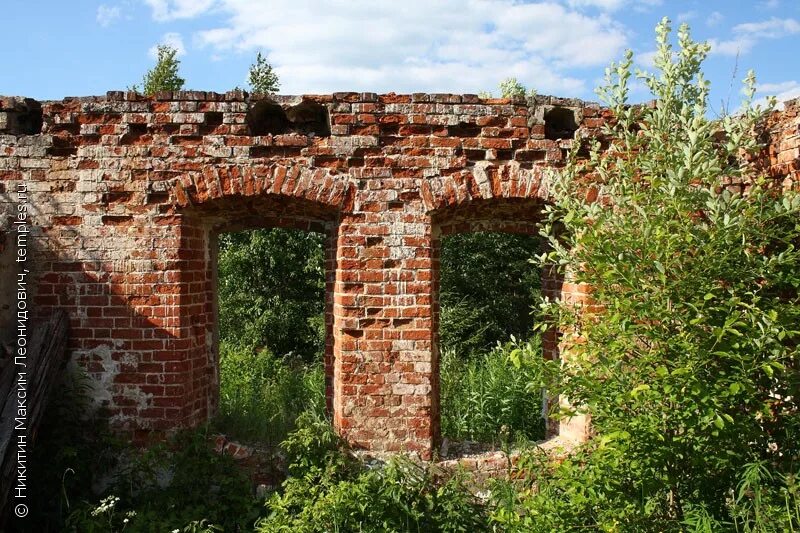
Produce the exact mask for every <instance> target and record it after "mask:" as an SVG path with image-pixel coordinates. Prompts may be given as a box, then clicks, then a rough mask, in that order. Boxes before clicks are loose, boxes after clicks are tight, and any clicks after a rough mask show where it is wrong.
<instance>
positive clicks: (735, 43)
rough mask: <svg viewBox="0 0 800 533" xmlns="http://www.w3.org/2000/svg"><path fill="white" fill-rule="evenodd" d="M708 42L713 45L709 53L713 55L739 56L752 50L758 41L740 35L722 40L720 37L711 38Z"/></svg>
mask: <svg viewBox="0 0 800 533" xmlns="http://www.w3.org/2000/svg"><path fill="white" fill-rule="evenodd" d="M708 44H709V45H711V51H710V52H709V53H710V54H712V55H720V56H737V55H742V54H746V53H747V52H749V51H750V50H752V48H753V46H755V44H756V41H755V39H751V38H749V37H738V38H735V39H728V40H721V41H720V40H718V39H709V40H708Z"/></svg>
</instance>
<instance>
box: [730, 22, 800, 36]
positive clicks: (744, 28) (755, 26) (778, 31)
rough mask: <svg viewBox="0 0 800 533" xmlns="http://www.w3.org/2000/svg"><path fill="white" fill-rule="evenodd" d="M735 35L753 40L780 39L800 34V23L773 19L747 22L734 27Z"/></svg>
mask: <svg viewBox="0 0 800 533" xmlns="http://www.w3.org/2000/svg"><path fill="white" fill-rule="evenodd" d="M733 31H734V32H735V33H738V34H741V35H747V36H750V37H753V38H763V39H778V38H780V37H785V36H787V35H792V34H795V33H800V22H797V21H796V20H794V19H779V18H777V17H772V18H771V19H769V20H765V21H763V22H747V23H745V24H739V25H737V26H734V27H733Z"/></svg>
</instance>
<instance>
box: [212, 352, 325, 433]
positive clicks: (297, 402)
mask: <svg viewBox="0 0 800 533" xmlns="http://www.w3.org/2000/svg"><path fill="white" fill-rule="evenodd" d="M219 369H220V397H219V412H218V414H217V417H216V418H215V427H216V428H217V429H218V430H219V431H220V432H222V433H225V434H227V435H230V436H232V437H234V438H237V439H243V440H251V441H259V442H261V443H265V444H269V445H274V446H277V445H278V444H279V443H280V442H281V441H282V440H283V439H284V438H285V437H286V435H287V434H288V433H289V432H290V431H291V430H292V429H293V428H294V422H295V419H296V418H297V416H298V415H300V413H303V412H305V411H309V410H310V411H314V412H317V413H321V412H322V411H323V410H324V408H325V376H324V371H323V368H322V364H321V363H320V362H314V363H305V362H304V361H302V360H301V359H300V358H299V357H295V356H291V355H289V356H286V357H276V356H275V355H273V354H271V353H270V352H269V351H268V350H262V351H260V352H258V353H253V352H251V351H249V350H247V349H244V348H237V347H234V346H231V345H229V344H228V343H222V344H221V345H220V362H219Z"/></svg>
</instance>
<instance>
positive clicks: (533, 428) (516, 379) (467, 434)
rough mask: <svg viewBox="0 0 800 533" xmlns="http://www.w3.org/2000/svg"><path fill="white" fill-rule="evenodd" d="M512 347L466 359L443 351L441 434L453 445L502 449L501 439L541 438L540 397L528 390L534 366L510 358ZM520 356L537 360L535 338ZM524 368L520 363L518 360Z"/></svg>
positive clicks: (538, 393) (533, 391) (539, 353)
mask: <svg viewBox="0 0 800 533" xmlns="http://www.w3.org/2000/svg"><path fill="white" fill-rule="evenodd" d="M515 346H516V343H507V344H506V345H503V346H498V347H497V348H495V349H494V350H491V351H490V352H489V353H487V354H485V355H479V356H474V357H469V358H465V357H463V356H461V355H460V354H457V353H456V352H455V351H454V350H452V349H450V350H448V349H445V351H444V353H443V354H442V360H441V370H440V372H441V374H440V376H441V377H440V379H441V414H442V419H441V420H442V435H443V436H444V437H447V438H449V439H453V440H470V441H479V442H483V443H489V444H495V445H498V444H501V443H502V440H503V439H507V440H510V441H516V440H539V439H542V438H544V419H543V418H542V396H541V392H540V391H539V390H532V388H531V383H536V382H537V381H538V379H537V372H538V371H537V370H536V368H537V366H536V365H532V364H521V365H520V366H519V368H517V367H516V366H515V365H514V364H512V362H511V361H510V359H509V354H510V351H511V350H512V349H513V348H514V347H515ZM522 353H523V354H524V357H527V358H532V357H540V356H541V348H540V341H539V338H538V337H534V338H533V339H532V340H531V341H530V342H528V343H525V349H524V350H522ZM523 363H525V361H523Z"/></svg>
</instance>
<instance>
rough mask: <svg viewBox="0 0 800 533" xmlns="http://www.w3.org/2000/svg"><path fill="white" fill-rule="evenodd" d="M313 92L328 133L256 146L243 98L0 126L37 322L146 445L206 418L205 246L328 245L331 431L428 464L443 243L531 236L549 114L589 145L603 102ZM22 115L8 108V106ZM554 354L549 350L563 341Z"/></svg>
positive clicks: (84, 104) (556, 287) (0, 171)
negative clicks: (303, 240) (479, 233)
mask: <svg viewBox="0 0 800 533" xmlns="http://www.w3.org/2000/svg"><path fill="white" fill-rule="evenodd" d="M303 99H305V100H306V101H309V102H315V103H317V104H320V105H321V106H324V108H325V109H326V110H327V113H328V115H329V124H330V135H328V134H327V133H328V132H324V131H319V130H317V131H316V134H315V135H310V134H304V133H302V132H294V133H291V132H290V133H282V134H275V135H269V134H266V135H253V134H252V133H253V131H254V130H253V128H256V129H257V128H258V126H257V125H255V123H254V122H253V121H252V120H251V121H250V123H248V111H249V110H250V111H251V110H252V109H253V103H251V102H249V101H248V100H247V99H246V98H245V95H244V94H243V93H238V92H232V93H227V94H225V95H219V94H214V93H205V92H179V93H174V94H172V93H168V94H161V95H158V97H157V98H155V99H143V98H141V97H138V96H136V95H133V94H123V93H118V92H112V93H109V94H108V95H107V96H106V97H91V98H82V99H65V100H64V101H61V102H46V103H44V104H43V106H42V118H43V122H44V127H43V132H42V133H41V134H36V135H21V134H20V133H24V132H20V131H10V133H13V135H12V134H2V133H0V209H1V210H2V211H3V213H5V216H4V220H5V219H6V218H7V217H8V216H9V215H10V214H11V213H12V210H13V209H14V206H13V201H14V200H13V198H12V197H11V195H10V194H9V192H10V191H12V190H14V188H15V186H16V185H15V184H16V183H17V182H18V181H20V180H24V181H26V182H27V183H28V185H29V190H30V196H31V199H32V203H33V205H34V206H35V210H34V217H33V224H34V230H33V231H34V237H35V241H34V247H33V248H34V250H33V253H34V255H33V258H32V261H31V264H32V266H33V267H34V269H35V274H36V279H37V287H36V300H35V301H36V305H37V310H38V312H39V313H40V314H46V313H47V312H48V311H49V310H50V309H51V308H53V307H60V308H64V309H66V310H68V311H69V313H70V316H71V326H72V331H71V350H72V355H73V359H74V361H76V362H77V363H78V364H80V365H82V366H83V367H84V368H86V369H87V371H88V372H89V373H90V375H91V377H92V378H93V382H94V384H95V394H94V396H95V399H96V400H97V402H98V403H99V404H102V405H103V406H104V407H106V408H107V409H108V410H109V411H110V414H111V420H112V422H113V423H114V425H115V426H116V427H117V428H119V429H120V430H127V431H130V432H131V433H132V434H133V435H135V436H136V437H142V438H144V437H146V436H147V434H148V433H149V432H152V431H163V430H169V429H172V428H176V427H185V426H191V425H194V424H197V423H200V422H202V421H203V420H205V419H207V418H208V416H210V415H211V414H212V413H213V412H214V410H215V409H216V406H217V401H218V379H219V378H218V371H217V357H218V354H217V347H216V294H215V291H216V280H215V277H216V274H215V268H216V264H215V263H216V262H215V257H214V253H215V251H214V250H215V248H216V245H215V242H216V241H215V239H216V235H217V234H218V233H219V232H223V231H231V230H236V229H247V228H254V227H275V226H280V227H294V228H301V229H313V230H316V231H322V232H325V233H326V235H327V236H328V240H327V242H328V244H327V247H326V288H327V290H326V329H327V332H328V338H327V342H326V354H325V368H326V374H327V376H328V380H327V384H328V387H327V388H328V402H329V407H330V408H331V409H332V412H333V420H334V424H335V426H336V428H337V429H338V430H339V431H340V432H341V434H342V435H344V436H345V437H346V438H347V439H348V440H349V441H350V442H351V443H352V444H353V445H355V446H356V447H361V448H366V449H370V450H373V451H401V450H402V451H415V452H419V453H421V454H422V455H423V456H425V457H428V456H430V454H431V452H432V450H433V449H434V446H435V444H436V442H437V440H438V437H439V426H438V375H437V372H438V364H439V362H438V352H437V347H436V344H437V338H436V335H437V331H438V327H437V321H438V308H437V291H438V286H437V284H438V267H439V262H438V261H439V257H438V249H439V239H440V237H441V235H443V234H448V233H453V232H464V231H476V230H493V231H497V230H499V231H512V232H534V231H536V227H537V223H538V221H539V217H540V213H541V208H542V206H543V205H544V203H545V202H547V199H548V183H547V179H546V173H545V169H547V168H548V167H551V168H557V167H559V166H560V165H561V164H562V163H563V157H564V152H565V150H566V149H567V148H568V147H569V146H570V144H571V143H572V140H571V139H556V140H551V139H546V138H545V137H546V135H545V131H546V130H545V123H544V115H545V112H546V111H547V110H548V109H550V108H551V107H552V106H561V107H566V108H569V109H571V110H572V111H573V112H574V114H575V118H576V121H577V123H578V125H579V131H578V134H579V135H580V136H592V135H595V134H596V133H597V128H598V127H599V126H600V125H601V124H602V121H603V118H602V117H601V110H600V109H599V108H598V107H597V106H596V105H594V104H585V103H583V102H579V101H575V100H563V99H557V98H551V97H538V98H537V99H536V100H535V101H531V102H525V101H523V100H513V101H511V100H499V99H498V100H482V99H479V98H478V97H476V96H470V95H463V96H461V95H436V94H414V95H394V94H387V95H375V94H371V93H360V94H359V93H337V94H334V95H325V96H307V97H303ZM300 100H301V99H300V98H299V97H297V98H291V97H278V99H277V101H278V102H279V103H280V104H281V105H282V106H284V107H289V106H291V105H294V104H297V103H299V102H300ZM20 109H22V108H21V107H20V105H19V102H16V103H15V102H13V101H11V100H9V99H0V113H6V114H9V113H11V114H13V113H22V112H23V111H24V109H23V111H20ZM25 109H28V108H25ZM32 109H34V111H33V112H35V108H32ZM24 112H28V111H24ZM253 113H254V111H251V117H252V115H253ZM9 116H10V115H9ZM781 117H783V118H781V119H779V120H775V121H774V122H773V123H771V124H772V126H773V138H774V139H777V140H775V141H774V142H773V148H772V149H771V150H772V152H771V154H772V155H773V163H772V167H771V168H772V169H773V173H775V174H776V175H777V174H780V173H781V172H784V173H786V174H791V175H792V176H794V177H795V178H797V169H798V165H797V156H798V154H797V150H798V142H797V133H798V132H797V124H798V119H797V106H796V105H795V106H794V107H789V108H788V109H787V112H786V113H785V114H784V115H781ZM326 120H327V119H326ZM17 122H19V121H14V120H11V121H9V120H6V121H5V122H4V123H5V124H13V123H17ZM23 122H24V121H23ZM28 122H29V123H30V121H28ZM297 129H299V130H302V129H303V128H300V127H298V128H297ZM306 131H307V129H306ZM29 133H30V132H29ZM6 266H8V265H6ZM12 266H13V265H12ZM9 268H10V267H9ZM543 286H544V289H545V292H546V294H548V295H550V296H551V297H560V296H562V295H567V296H568V297H570V298H572V297H573V296H570V295H572V294H573V293H574V294H575V295H577V296H576V297H582V296H581V295H583V294H584V292H585V290H584V288H581V287H574V286H573V285H571V284H569V283H562V281H561V280H559V279H557V278H556V277H553V276H546V278H545V279H544V280H543ZM545 349H546V352H547V354H548V356H550V357H558V349H559V347H558V340H557V339H556V338H555V335H552V336H550V337H548V338H547V339H546V341H545ZM570 431H571V433H570V432H565V435H566V434H567V433H569V434H570V435H572V434H573V433H575V432H574V431H572V430H570ZM578 433H580V432H578ZM577 436H580V435H577Z"/></svg>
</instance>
